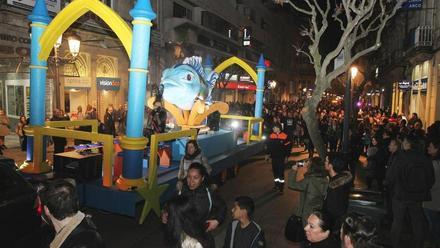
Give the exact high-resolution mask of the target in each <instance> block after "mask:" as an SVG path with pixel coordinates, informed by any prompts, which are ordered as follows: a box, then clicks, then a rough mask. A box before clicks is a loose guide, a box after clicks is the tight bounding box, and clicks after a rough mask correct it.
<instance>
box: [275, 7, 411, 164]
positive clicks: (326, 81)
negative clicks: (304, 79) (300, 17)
mask: <svg viewBox="0 0 440 248" xmlns="http://www.w3.org/2000/svg"><path fill="white" fill-rule="evenodd" d="M405 1H406V0H336V4H333V5H332V4H331V2H330V0H325V1H324V0H319V1H318V0H302V1H297V0H296V1H292V0H274V2H275V3H278V4H283V3H287V4H289V5H290V6H292V7H293V8H294V9H295V10H296V11H298V12H300V13H302V14H304V15H307V16H308V17H309V25H308V26H303V27H302V28H301V30H300V34H301V35H302V36H305V37H307V38H308V39H309V40H310V43H309V46H308V51H304V50H301V49H300V48H297V53H301V54H304V55H305V56H307V57H308V58H309V60H310V63H312V64H313V66H314V70H315V74H316V79H315V89H314V91H313V93H312V96H311V97H310V98H309V99H307V101H306V102H305V105H304V108H303V110H302V116H303V118H304V121H305V122H306V125H307V128H308V131H309V134H310V138H311V139H312V141H313V144H314V145H315V147H316V149H317V151H318V153H319V156H321V157H325V155H326V150H325V146H324V142H323V140H322V137H321V135H320V133H319V126H318V120H317V118H316V108H317V106H318V104H319V102H320V101H321V97H322V95H323V93H324V92H325V91H326V90H327V89H328V88H330V86H331V82H332V80H333V79H335V78H336V77H338V76H339V75H341V74H343V73H345V72H347V71H348V69H349V67H350V66H351V65H352V64H353V63H354V62H355V61H356V60H357V59H358V58H360V57H362V56H364V55H366V54H368V53H370V52H373V51H375V50H377V49H378V48H379V47H380V46H381V42H380V41H381V35H382V31H383V30H384V28H385V25H386V23H387V22H388V21H389V20H390V19H391V18H392V17H393V16H394V15H395V14H396V11H397V10H398V9H399V8H400V7H401V6H402V3H403V2H405ZM294 2H295V3H294ZM330 15H331V16H330ZM331 18H332V19H333V20H334V21H335V23H336V24H337V25H339V28H340V30H341V33H340V36H339V37H338V38H336V41H337V45H336V47H335V48H334V49H333V50H332V51H330V52H329V53H327V54H321V53H320V50H319V48H320V45H321V44H322V43H323V42H325V41H324V39H323V35H324V33H325V32H326V31H327V30H328V27H329V21H331ZM367 37H368V38H372V39H367ZM337 39H339V40H337ZM369 41H370V42H369ZM342 51H343V53H344V62H343V64H342V65H341V66H340V67H338V68H333V61H334V60H335V59H336V57H338V55H339V54H340V53H341V52H342Z"/></svg>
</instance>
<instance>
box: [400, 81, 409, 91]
mask: <svg viewBox="0 0 440 248" xmlns="http://www.w3.org/2000/svg"><path fill="white" fill-rule="evenodd" d="M399 89H401V90H403V91H405V90H409V89H411V81H401V82H399Z"/></svg>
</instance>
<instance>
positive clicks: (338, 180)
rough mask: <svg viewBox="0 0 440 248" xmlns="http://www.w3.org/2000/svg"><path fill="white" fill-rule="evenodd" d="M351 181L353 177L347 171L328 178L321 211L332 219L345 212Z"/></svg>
mask: <svg viewBox="0 0 440 248" xmlns="http://www.w3.org/2000/svg"><path fill="white" fill-rule="evenodd" d="M352 180H353V176H352V175H351V173H350V172H349V171H343V172H341V173H339V174H337V175H335V176H334V177H331V178H330V181H329V184H328V188H327V197H326V198H325V201H324V207H323V209H324V210H325V211H326V212H327V213H329V214H330V215H331V216H332V217H334V218H338V217H339V216H342V215H344V214H345V213H346V212H347V209H348V196H349V194H350V187H351V185H350V183H351V181H352Z"/></svg>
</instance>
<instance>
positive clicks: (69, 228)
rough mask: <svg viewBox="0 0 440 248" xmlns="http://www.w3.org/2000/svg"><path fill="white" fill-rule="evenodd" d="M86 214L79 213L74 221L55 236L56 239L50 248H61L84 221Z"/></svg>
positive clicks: (74, 217)
mask: <svg viewBox="0 0 440 248" xmlns="http://www.w3.org/2000/svg"><path fill="white" fill-rule="evenodd" d="M84 217H85V214H84V213H83V212H81V211H78V213H76V214H75V215H74V216H73V217H72V220H71V221H70V222H69V223H68V224H67V225H66V226H64V227H63V228H61V230H60V231H59V232H58V233H57V234H56V235H55V238H54V239H53V241H52V242H51V243H50V248H59V247H61V245H62V244H63V243H64V241H66V239H67V237H69V235H70V234H71V233H72V232H73V230H75V228H76V227H77V226H78V225H79V224H80V223H81V222H82V221H83V219H84Z"/></svg>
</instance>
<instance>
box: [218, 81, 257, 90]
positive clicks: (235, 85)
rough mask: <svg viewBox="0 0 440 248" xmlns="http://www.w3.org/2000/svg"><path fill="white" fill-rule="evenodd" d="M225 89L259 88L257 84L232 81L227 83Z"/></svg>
mask: <svg viewBox="0 0 440 248" xmlns="http://www.w3.org/2000/svg"><path fill="white" fill-rule="evenodd" d="M225 89H230V90H257V86H256V85H255V84H246V83H238V82H230V83H228V84H227V85H226V87H225Z"/></svg>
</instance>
